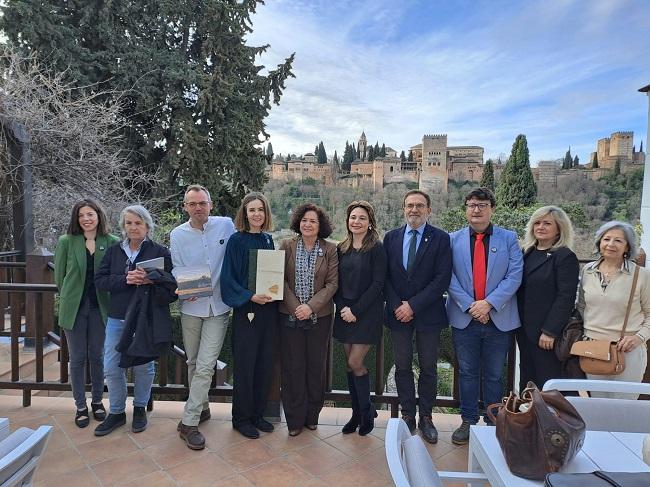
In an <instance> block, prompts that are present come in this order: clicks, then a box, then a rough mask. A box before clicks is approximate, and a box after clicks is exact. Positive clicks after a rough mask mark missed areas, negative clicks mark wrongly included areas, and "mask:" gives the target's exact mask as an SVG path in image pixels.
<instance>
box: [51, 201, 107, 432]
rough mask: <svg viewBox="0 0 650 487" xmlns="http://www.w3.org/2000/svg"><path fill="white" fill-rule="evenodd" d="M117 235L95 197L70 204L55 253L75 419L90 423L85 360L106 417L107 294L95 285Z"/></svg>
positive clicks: (99, 412)
mask: <svg viewBox="0 0 650 487" xmlns="http://www.w3.org/2000/svg"><path fill="white" fill-rule="evenodd" d="M118 241H119V239H118V238H117V237H115V236H114V235H110V234H109V233H108V225H107V221H106V214H105V213H104V211H103V210H102V208H101V207H100V206H99V205H98V204H97V203H96V202H95V201H93V200H91V199H83V200H81V201H79V202H77V203H76V204H75V205H74V207H73V208H72V216H71V217H70V224H69V225H68V231H67V233H66V234H65V235H62V236H61V237H60V238H59V243H58V244H57V246H56V252H55V254H54V276H55V279H56V285H57V287H58V288H59V326H60V327H61V328H62V329H64V330H65V335H66V339H67V341H68V349H69V352H70V382H71V384H72V395H73V397H74V400H75V404H76V406H77V413H76V416H75V424H76V425H77V426H78V427H79V428H85V427H86V426H88V424H89V423H90V416H89V414H88V406H87V405H86V392H85V384H86V380H85V371H86V359H89V361H90V378H91V391H92V400H91V404H90V405H91V407H92V411H93V417H94V418H95V419H96V420H97V421H103V420H104V419H105V417H106V410H105V409H104V406H103V404H102V395H103V393H104V337H105V331H104V327H105V323H106V309H107V305H108V293H105V292H99V291H97V290H96V289H95V270H96V269H98V268H99V264H100V262H101V261H102V258H103V257H104V253H105V252H106V249H107V248H108V247H110V246H111V245H113V244H114V243H116V242H118Z"/></svg>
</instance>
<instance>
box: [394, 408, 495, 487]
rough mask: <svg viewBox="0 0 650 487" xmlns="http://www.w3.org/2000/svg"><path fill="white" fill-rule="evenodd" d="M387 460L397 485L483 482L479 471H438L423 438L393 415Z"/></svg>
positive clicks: (428, 486) (417, 486)
mask: <svg viewBox="0 0 650 487" xmlns="http://www.w3.org/2000/svg"><path fill="white" fill-rule="evenodd" d="M385 444H386V460H387V461H388V468H389V469H390V474H391V476H392V477H393V482H395V485H396V486H397V487H443V485H444V484H443V482H465V483H468V484H470V485H484V484H486V483H487V481H488V480H487V477H486V476H485V475H483V474H480V473H468V472H445V471H440V472H439V471H437V470H436V467H435V465H434V464H433V461H431V457H430V456H429V452H428V450H427V447H426V446H425V445H424V442H423V441H422V438H420V437H419V436H417V435H415V436H413V435H411V432H410V431H409V429H408V426H407V425H406V423H405V422H404V421H403V420H402V419H398V418H391V419H389V420H388V427H387V428H386V440H385Z"/></svg>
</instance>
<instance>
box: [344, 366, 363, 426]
mask: <svg viewBox="0 0 650 487" xmlns="http://www.w3.org/2000/svg"><path fill="white" fill-rule="evenodd" d="M348 390H349V391H350V401H351V402H352V417H351V418H350V421H348V422H347V423H345V426H343V429H342V430H341V431H342V432H343V434H346V435H347V434H349V433H354V432H355V431H356V430H357V428H358V427H359V423H360V421H359V420H360V417H359V416H360V415H359V398H358V397H357V387H356V385H355V383H354V373H352V372H348Z"/></svg>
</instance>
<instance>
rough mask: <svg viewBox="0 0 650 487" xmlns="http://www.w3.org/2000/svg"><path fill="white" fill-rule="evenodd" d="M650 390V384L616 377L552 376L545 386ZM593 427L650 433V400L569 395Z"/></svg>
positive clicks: (641, 392) (630, 390)
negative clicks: (576, 377)
mask: <svg viewBox="0 0 650 487" xmlns="http://www.w3.org/2000/svg"><path fill="white" fill-rule="evenodd" d="M551 389H557V390H559V391H588V392H615V393H627V394H650V384H644V383H640V382H623V381H615V380H588V379H551V380H548V381H547V382H546V384H544V387H543V390H545V391H548V390H551ZM566 399H567V400H568V401H569V402H570V403H571V404H573V406H574V407H575V408H576V410H577V411H578V412H579V413H580V415H581V416H582V419H584V421H585V424H586V425H587V429H589V430H593V431H622V432H628V433H650V401H638V400H634V399H614V398H602V397H577V396H566Z"/></svg>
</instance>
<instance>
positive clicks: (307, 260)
mask: <svg viewBox="0 0 650 487" xmlns="http://www.w3.org/2000/svg"><path fill="white" fill-rule="evenodd" d="M320 253H321V250H320V245H319V243H318V240H316V243H315V244H314V247H313V248H312V249H311V250H309V251H308V250H307V249H306V248H305V244H304V242H303V241H302V237H300V238H299V239H298V244H297V245H296V273H295V279H296V289H295V291H296V297H297V298H298V300H299V301H300V304H304V303H306V302H307V301H309V300H310V299H311V298H312V296H313V295H314V274H315V271H316V259H317V258H318V256H319V255H320ZM289 321H295V322H296V327H298V328H307V327H309V324H308V323H305V324H304V325H303V326H299V325H298V322H297V321H296V318H295V317H294V316H291V317H289ZM304 321H308V320H304ZM316 321H317V317H316V314H315V313H312V315H311V322H312V326H315V325H316Z"/></svg>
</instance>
